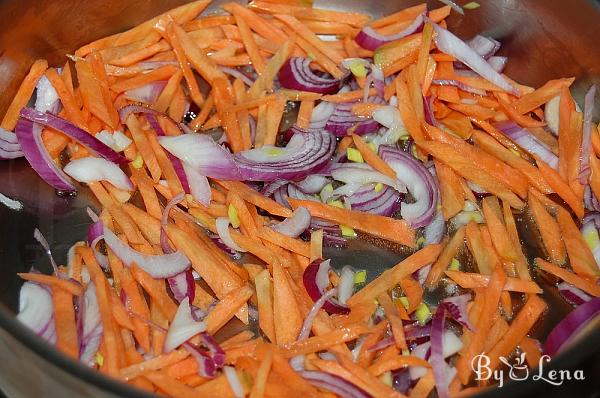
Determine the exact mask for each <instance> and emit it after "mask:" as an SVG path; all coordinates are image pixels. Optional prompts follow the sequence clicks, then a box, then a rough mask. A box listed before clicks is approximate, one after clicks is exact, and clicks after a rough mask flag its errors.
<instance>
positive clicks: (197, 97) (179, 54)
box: [166, 23, 204, 106]
mask: <svg viewBox="0 0 600 398" xmlns="http://www.w3.org/2000/svg"><path fill="white" fill-rule="evenodd" d="M166 34H167V37H168V39H169V42H170V43H171V46H173V53H175V57H176V58H177V62H178V63H179V67H180V68H181V73H182V74H183V77H184V78H185V82H186V84H187V88H188V91H189V93H190V98H191V99H192V101H194V103H195V104H196V105H198V106H202V104H203V103H204V97H203V96H202V93H201V92H200V88H199V87H198V82H197V80H196V77H195V76H194V72H192V69H191V68H190V66H189V64H188V58H187V57H186V53H185V50H184V48H183V46H182V44H181V41H180V40H179V37H178V36H177V34H176V33H175V24H173V23H170V24H169V25H168V26H167V30H166Z"/></svg>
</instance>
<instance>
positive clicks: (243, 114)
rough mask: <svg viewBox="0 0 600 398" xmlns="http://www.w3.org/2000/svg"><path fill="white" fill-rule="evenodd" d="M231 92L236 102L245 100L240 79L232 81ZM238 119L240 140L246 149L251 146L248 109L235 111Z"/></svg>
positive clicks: (244, 89)
mask: <svg viewBox="0 0 600 398" xmlns="http://www.w3.org/2000/svg"><path fill="white" fill-rule="evenodd" d="M233 93H234V97H235V102H236V103H237V104H239V103H242V102H244V101H246V86H245V84H244V82H243V81H242V80H241V79H235V80H234V82H233ZM237 119H238V121H239V129H240V140H241V144H242V148H243V149H244V150H248V149H251V148H252V137H251V136H250V119H249V115H248V110H247V109H243V110H241V111H239V112H237Z"/></svg>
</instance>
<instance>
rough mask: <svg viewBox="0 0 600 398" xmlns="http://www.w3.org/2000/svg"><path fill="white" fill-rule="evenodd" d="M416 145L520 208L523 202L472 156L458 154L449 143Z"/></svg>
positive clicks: (512, 205) (420, 143)
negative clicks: (483, 168)
mask: <svg viewBox="0 0 600 398" xmlns="http://www.w3.org/2000/svg"><path fill="white" fill-rule="evenodd" d="M417 145H418V146H420V147H421V148H423V149H424V150H426V151H427V152H429V153H430V154H432V155H433V156H434V157H435V158H437V159H438V160H440V161H441V162H443V163H444V164H446V165H447V166H449V167H451V168H452V169H453V170H454V171H455V172H456V173H457V174H459V175H461V176H462V177H463V178H465V179H467V180H470V181H473V182H474V183H476V184H477V185H479V186H481V187H483V189H485V190H486V191H488V192H490V193H492V194H493V195H495V196H497V197H498V198H500V199H502V200H503V201H507V202H508V203H509V204H510V205H511V207H514V208H517V209H522V208H523V207H524V205H525V204H524V203H523V202H522V201H521V200H520V199H519V198H518V197H517V196H516V195H515V194H514V193H512V191H511V190H510V189H509V188H508V186H506V185H505V184H504V183H503V182H501V181H500V180H498V179H497V177H496V176H492V175H491V174H489V172H488V171H487V170H482V169H481V164H480V163H479V162H477V161H475V160H474V159H472V158H467V157H464V156H462V155H460V154H459V153H458V152H457V151H455V150H454V148H452V147H451V146H450V145H448V144H444V143H441V142H434V141H422V142H418V143H417ZM513 177H514V176H513Z"/></svg>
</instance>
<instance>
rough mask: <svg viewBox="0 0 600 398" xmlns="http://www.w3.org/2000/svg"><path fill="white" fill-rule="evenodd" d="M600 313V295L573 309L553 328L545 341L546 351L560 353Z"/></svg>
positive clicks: (546, 352)
mask: <svg viewBox="0 0 600 398" xmlns="http://www.w3.org/2000/svg"><path fill="white" fill-rule="evenodd" d="M598 314H600V297H595V298H593V299H591V300H590V301H588V302H586V303H583V304H582V305H580V306H579V307H577V308H575V309H574V310H573V311H571V312H570V313H569V314H568V315H567V316H566V317H565V318H564V319H563V320H562V321H560V322H559V323H558V325H556V326H555V327H554V329H552V331H551V332H550V334H549V335H548V337H547V338H546V342H545V343H544V353H545V354H547V355H550V356H551V357H552V356H554V355H556V354H558V353H560V352H561V351H562V349H563V348H564V347H566V346H567V345H568V343H569V342H571V341H572V340H573V339H574V338H575V336H576V335H577V334H578V332H580V331H581V330H582V329H583V328H584V327H585V326H586V325H587V324H589V323H590V322H592V321H593V320H594V318H596V317H597V316H598Z"/></svg>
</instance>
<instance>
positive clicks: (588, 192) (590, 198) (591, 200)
mask: <svg viewBox="0 0 600 398" xmlns="http://www.w3.org/2000/svg"><path fill="white" fill-rule="evenodd" d="M583 204H584V206H585V209H586V210H590V211H600V201H598V198H596V195H595V194H594V192H593V191H592V189H591V188H590V186H589V185H586V186H585V188H583Z"/></svg>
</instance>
